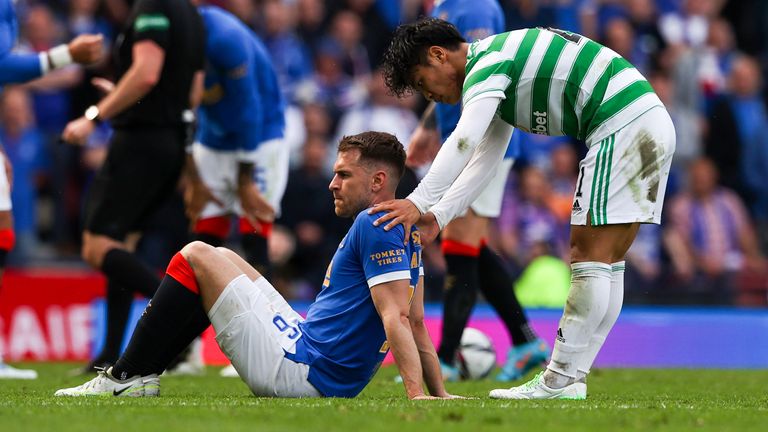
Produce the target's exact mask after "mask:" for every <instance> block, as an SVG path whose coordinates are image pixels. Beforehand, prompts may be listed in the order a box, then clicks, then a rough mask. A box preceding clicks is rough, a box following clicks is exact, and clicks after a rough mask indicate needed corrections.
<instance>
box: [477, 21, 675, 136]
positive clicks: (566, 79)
mask: <svg viewBox="0 0 768 432" xmlns="http://www.w3.org/2000/svg"><path fill="white" fill-rule="evenodd" d="M483 97H501V98H502V99H503V100H502V102H501V104H500V105H499V109H498V114H499V116H500V117H501V119H502V120H504V121H505V122H507V123H509V124H511V125H513V126H515V127H516V128H519V129H520V130H523V131H526V132H532V133H538V134H542V135H568V136H571V137H574V138H577V139H580V140H584V141H587V145H591V144H592V143H594V142H595V141H598V140H599V139H601V138H604V137H605V136H607V135H609V134H611V133H613V132H616V131H617V130H619V129H620V128H622V127H623V126H624V125H626V124H627V123H629V122H631V121H632V120H634V119H635V118H637V117H638V116H640V115H641V114H643V113H644V112H646V111H648V110H649V109H651V108H653V107H655V106H663V104H662V102H661V100H660V99H659V98H658V96H656V93H655V92H654V91H653V88H652V87H651V85H650V84H649V83H648V81H647V80H646V79H645V77H643V75H642V74H640V72H639V71H638V70H637V69H635V67H634V66H632V64H631V63H629V62H628V61H627V60H625V59H623V58H622V57H621V56H620V55H618V54H617V53H615V52H614V51H612V50H611V49H609V48H606V47H604V46H602V45H600V44H598V43H597V42H594V41H592V40H590V39H588V38H586V37H584V36H581V35H578V34H575V33H569V32H565V31H562V30H557V29H543V28H533V29H525V30H516V31H512V32H508V33H501V34H498V35H494V36H491V37H488V38H486V39H482V40H479V41H477V42H475V43H473V44H471V45H470V47H469V52H468V54H467V66H466V78H465V79H464V86H463V89H462V103H463V105H464V106H467V105H468V104H469V103H471V102H472V101H473V100H476V99H479V98H483Z"/></svg>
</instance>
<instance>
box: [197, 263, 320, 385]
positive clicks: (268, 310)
mask: <svg viewBox="0 0 768 432" xmlns="http://www.w3.org/2000/svg"><path fill="white" fill-rule="evenodd" d="M191 252H192V253H191V254H188V258H189V260H190V262H191V263H192V266H193V267H194V268H195V272H196V274H197V275H198V281H199V282H200V293H201V296H202V297H203V305H204V307H205V308H206V309H207V310H208V316H209V317H210V320H211V324H212V325H213V328H214V330H215V331H216V341H217V342H218V344H219V346H220V347H221V349H222V351H223V352H224V353H225V354H226V355H227V358H229V360H230V361H231V362H232V365H233V366H234V368H235V369H236V371H237V372H238V374H239V376H240V377H241V378H242V379H243V381H245V383H246V384H247V385H248V387H249V388H250V389H251V391H252V392H253V393H254V394H255V395H257V396H277V397H317V396H321V394H320V393H319V392H318V391H317V389H315V388H314V387H313V386H312V385H311V384H310V383H309V382H308V380H307V376H308V374H309V367H308V366H307V365H304V364H300V363H296V362H293V361H291V360H288V359H287V358H285V353H286V352H292V351H293V350H294V345H295V344H296V341H297V340H298V338H299V337H301V330H299V327H298V325H297V324H298V322H299V321H300V320H302V318H301V316H300V315H299V314H298V313H296V312H295V311H294V310H293V309H292V308H291V307H290V306H289V305H288V303H287V302H286V301H285V299H283V298H282V296H280V295H279V293H278V292H277V291H276V290H275V289H274V287H272V285H271V284H270V283H269V282H268V281H267V280H266V278H264V277H262V276H261V275H260V274H259V273H258V272H257V271H256V270H255V269H254V268H253V267H252V266H250V265H249V264H248V263H247V262H245V260H243V259H242V258H240V257H239V256H237V255H236V254H234V253H233V252H232V251H230V250H227V249H224V248H217V249H216V250H215V251H213V252H211V251H210V250H193V251H191ZM211 253H215V254H218V255H219V256H222V257H225V258H226V259H227V260H228V261H229V262H230V263H231V264H232V265H233V266H234V267H235V268H237V272H240V274H239V275H238V276H237V277H235V278H233V279H231V280H229V281H228V282H226V283H225V282H224V281H225V280H226V279H228V278H229V276H231V275H226V276H225V275H223V274H222V273H221V268H220V267H219V266H210V265H209V263H211V262H212V260H211V258H210V256H211ZM197 262H200V263H201V264H203V268H201V265H196V264H195V263H197ZM205 266H208V268H207V269H206V268H205Z"/></svg>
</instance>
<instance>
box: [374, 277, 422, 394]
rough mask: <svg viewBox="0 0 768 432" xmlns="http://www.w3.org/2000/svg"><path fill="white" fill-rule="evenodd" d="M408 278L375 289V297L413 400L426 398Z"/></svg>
mask: <svg viewBox="0 0 768 432" xmlns="http://www.w3.org/2000/svg"><path fill="white" fill-rule="evenodd" d="M409 297H410V287H409V286H408V280H405V279H403V280H396V281H391V282H385V283H382V284H379V285H376V286H374V287H373V288H371V298H372V299H373V304H374V305H375V306H376V311H377V312H378V313H379V316H381V321H382V324H384V333H385V334H386V335H387V342H388V343H389V347H390V349H391V350H392V355H393V356H394V357H395V362H396V363H397V367H398V369H399V370H400V376H401V377H403V385H404V386H405V392H406V394H407V395H408V398H409V399H417V398H418V399H424V398H425V396H426V395H425V394H424V389H423V380H422V368H421V360H420V358H419V352H418V349H417V346H416V342H415V341H414V338H413V333H411V326H410V322H409V320H408V314H409V309H410V305H409V303H408V300H409Z"/></svg>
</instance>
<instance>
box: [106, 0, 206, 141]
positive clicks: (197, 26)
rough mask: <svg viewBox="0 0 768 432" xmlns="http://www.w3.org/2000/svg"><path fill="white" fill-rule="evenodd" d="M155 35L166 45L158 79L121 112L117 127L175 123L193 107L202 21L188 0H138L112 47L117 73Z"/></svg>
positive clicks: (202, 39) (200, 61)
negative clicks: (191, 93) (140, 44)
mask: <svg viewBox="0 0 768 432" xmlns="http://www.w3.org/2000/svg"><path fill="white" fill-rule="evenodd" d="M143 40H151V41H153V42H154V43H156V44H157V45H158V46H160V48H162V49H163V51H165V62H164V63H163V70H162V73H161V75H160V81H159V82H158V83H157V85H155V87H154V88H153V89H152V90H151V91H150V92H149V93H148V94H147V95H145V96H144V97H143V98H142V99H141V100H139V101H138V102H137V103H136V104H135V105H134V106H132V107H129V108H128V109H126V110H125V111H123V112H121V113H120V114H118V115H117V116H116V117H115V118H114V119H113V121H112V125H113V126H114V127H130V126H173V125H178V124H180V123H181V113H182V111H183V110H185V109H187V108H189V91H190V87H191V86H192V79H193V76H194V74H195V72H197V71H199V70H202V69H203V68H204V66H205V57H204V53H205V34H204V29H203V21H202V18H200V15H199V14H198V12H197V9H196V8H195V7H194V6H193V5H192V3H191V2H190V1H189V0H137V1H136V3H135V4H134V5H133V9H132V10H131V15H130V17H129V19H128V22H127V24H126V26H125V27H124V28H123V31H122V32H121V33H120V35H119V36H118V38H117V41H116V42H115V48H114V54H113V55H114V57H115V64H116V66H117V77H118V79H120V78H122V76H123V75H124V74H125V72H126V71H127V70H128V68H130V66H131V62H132V60H133V58H132V57H133V55H132V54H133V52H132V51H133V45H134V44H135V43H136V42H140V41H143Z"/></svg>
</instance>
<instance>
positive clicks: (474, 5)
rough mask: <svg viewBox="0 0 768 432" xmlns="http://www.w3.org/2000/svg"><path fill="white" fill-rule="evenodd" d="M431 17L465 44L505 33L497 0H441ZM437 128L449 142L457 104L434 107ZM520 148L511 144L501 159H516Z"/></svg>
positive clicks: (456, 120)
mask: <svg viewBox="0 0 768 432" xmlns="http://www.w3.org/2000/svg"><path fill="white" fill-rule="evenodd" d="M432 16H433V17H435V18H440V19H441V20H444V21H448V22H450V23H451V24H453V25H455V26H456V28H457V29H458V30H459V33H461V35H462V36H464V39H466V40H467V42H474V41H476V40H478V39H483V38H486V37H488V36H491V35H495V34H499V33H504V32H505V31H506V28H505V24H504V13H503V11H502V10H501V6H499V2H498V1H497V0H471V1H468V0H443V1H439V0H436V1H435V7H434V9H432ZM435 114H436V116H437V127H438V130H439V131H440V137H441V138H442V140H443V142H444V141H445V140H446V139H448V136H449V135H451V132H453V130H454V129H456V124H457V123H458V122H459V117H461V106H460V105H459V104H456V105H449V104H441V103H439V104H437V106H436V107H435ZM519 152H520V148H519V147H518V146H517V144H516V143H515V142H510V144H509V145H508V146H507V152H506V154H505V155H504V158H516V157H517V156H518V153H519Z"/></svg>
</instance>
